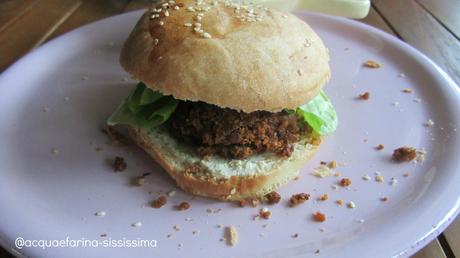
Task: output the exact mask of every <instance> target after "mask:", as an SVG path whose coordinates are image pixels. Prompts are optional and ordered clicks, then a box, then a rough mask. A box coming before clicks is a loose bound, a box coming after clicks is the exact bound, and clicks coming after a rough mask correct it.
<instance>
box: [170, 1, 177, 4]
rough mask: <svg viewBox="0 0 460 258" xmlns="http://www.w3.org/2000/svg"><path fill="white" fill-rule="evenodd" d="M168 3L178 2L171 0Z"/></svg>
mask: <svg viewBox="0 0 460 258" xmlns="http://www.w3.org/2000/svg"><path fill="white" fill-rule="evenodd" d="M168 3H170V4H175V3H176V1H174V0H170V1H169V2H168Z"/></svg>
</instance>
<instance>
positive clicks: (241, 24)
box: [120, 0, 330, 112]
mask: <svg viewBox="0 0 460 258" xmlns="http://www.w3.org/2000/svg"><path fill="white" fill-rule="evenodd" d="M197 2H200V1H197V0H178V1H175V2H174V1H171V4H168V5H166V3H164V4H159V5H157V6H155V7H154V8H153V9H151V10H149V11H147V12H146V13H145V14H144V15H143V16H142V17H141V19H140V20H139V21H138V23H137V24H136V26H135V28H134V30H133V31H132V32H131V34H130V36H129V38H128V39H127V41H126V43H125V45H124V47H123V49H122V53H121V57H120V62H121V65H122V66H123V67H124V68H125V69H126V71H128V72H129V73H130V74H131V75H132V76H133V77H134V78H135V79H137V80H140V81H143V82H144V83H145V84H147V85H148V86H149V87H151V88H152V89H154V90H159V91H160V92H162V93H164V94H166V95H173V96H174V97H175V98H177V99H180V100H191V101H204V102H206V103H209V104H214V105H217V106H220V107H228V108H232V109H235V110H241V111H244V112H252V111H257V110H266V111H270V112H277V111H280V110H282V109H285V108H290V109H294V108H296V107H298V106H300V105H302V104H304V103H306V102H308V101H309V100H311V99H312V98H313V97H315V96H316V95H317V94H318V92H319V90H320V89H321V87H322V86H323V85H324V84H325V83H326V82H327V80H328V79H329V76H330V69H329V64H328V62H329V56H328V51H327V49H326V47H325V46H324V45H323V43H322V41H321V39H320V38H319V37H318V35H317V34H316V33H315V32H314V31H313V30H312V29H311V28H310V26H308V25H307V24H306V23H305V22H304V21H302V20H300V19H299V18H297V17H296V16H294V15H292V14H289V13H283V12H279V11H275V10H270V9H266V8H263V7H257V6H253V5H251V4H249V5H239V4H235V3H234V2H237V1H230V0H220V1H215V0H214V1H211V0H203V1H201V2H203V4H197ZM160 9H161V10H160ZM197 23H198V24H197Z"/></svg>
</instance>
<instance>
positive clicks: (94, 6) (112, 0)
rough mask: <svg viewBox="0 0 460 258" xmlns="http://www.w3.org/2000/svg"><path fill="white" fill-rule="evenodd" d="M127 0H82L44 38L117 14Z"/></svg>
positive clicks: (51, 37)
mask: <svg viewBox="0 0 460 258" xmlns="http://www.w3.org/2000/svg"><path fill="white" fill-rule="evenodd" d="M128 1H129V0H84V1H83V3H82V5H81V6H80V7H79V8H78V9H77V10H76V11H75V12H74V13H73V14H72V15H71V16H70V17H69V18H68V19H67V20H66V21H65V22H63V23H62V24H61V25H60V26H59V27H58V28H57V29H56V30H55V31H53V32H52V33H51V35H49V36H48V37H47V38H46V41H48V40H50V39H53V38H55V37H57V36H59V35H61V34H63V33H66V32H68V31H70V30H73V29H75V28H77V27H80V26H82V25H85V24H87V23H90V22H93V21H96V20H100V19H103V18H106V17H109V16H112V15H116V14H119V13H121V12H122V11H123V10H124V9H125V7H126V5H127V4H128ZM40 43H41V42H40Z"/></svg>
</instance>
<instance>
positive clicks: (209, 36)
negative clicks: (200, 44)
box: [203, 32, 212, 39]
mask: <svg viewBox="0 0 460 258" xmlns="http://www.w3.org/2000/svg"><path fill="white" fill-rule="evenodd" d="M203 37H204V38H207V39H210V38H212V36H211V34H209V33H207V32H205V33H203Z"/></svg>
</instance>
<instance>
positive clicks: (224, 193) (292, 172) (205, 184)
mask: <svg viewBox="0 0 460 258" xmlns="http://www.w3.org/2000/svg"><path fill="white" fill-rule="evenodd" d="M129 134H130V136H131V138H132V139H133V140H134V141H135V142H136V143H137V145H139V146H140V147H141V148H143V149H144V150H145V151H146V152H147V153H148V154H149V155H150V156H151V157H152V158H153V159H154V160H155V161H156V162H157V163H158V164H159V165H160V166H161V167H163V168H164V170H165V171H166V172H167V173H168V174H169V175H170V176H171V177H172V178H173V179H174V180H175V181H176V183H177V185H178V186H179V187H180V188H181V189H183V190H184V191H186V192H189V193H191V194H194V195H199V196H205V197H210V198H215V199H219V200H226V201H234V200H243V199H253V198H260V197H263V196H264V195H265V194H267V193H269V192H272V191H275V190H276V189H277V188H279V187H280V186H282V185H284V184H286V183H288V182H289V181H291V180H292V179H294V178H295V177H296V176H298V174H299V169H300V168H301V167H302V166H303V165H305V163H306V162H307V161H308V160H310V159H311V157H312V156H313V155H314V153H315V152H316V150H317V149H318V147H319V144H320V140H319V141H316V142H317V145H312V144H307V145H308V146H307V147H305V146H304V147H302V148H300V149H295V150H294V153H293V155H292V156H291V157H290V158H289V159H285V158H284V159H283V158H279V157H276V156H274V157H273V158H272V159H277V160H272V161H274V162H277V163H278V165H277V166H274V167H271V168H268V169H267V170H261V171H257V173H254V174H252V175H240V174H238V172H239V170H244V169H246V168H245V167H240V168H235V169H234V171H233V173H235V175H231V174H229V175H227V176H225V177H223V176H222V175H220V174H219V173H217V171H215V170H214V171H213V170H212V169H210V168H209V166H208V167H206V166H203V165H202V164H200V162H193V163H189V164H186V163H187V162H183V161H181V160H183V156H187V158H189V157H190V156H193V155H197V154H194V153H192V152H189V151H188V150H187V149H186V148H185V149H186V150H187V151H183V149H181V148H179V147H178V146H176V145H175V144H182V143H178V142H176V141H175V140H174V139H173V138H171V137H170V136H169V134H168V133H167V132H164V131H163V132H161V131H159V132H154V133H153V134H152V133H150V134H149V133H147V132H146V131H145V130H142V129H137V128H129ZM158 138H162V139H163V140H160V141H156V140H155V139H158ZM168 146H169V147H168ZM168 148H170V149H169V150H168ZM171 150H174V153H173V154H171ZM178 155H179V156H181V158H178ZM188 160H193V159H188ZM211 162H214V161H211ZM227 162H228V161H227ZM191 166H193V169H190V167H191Z"/></svg>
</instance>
